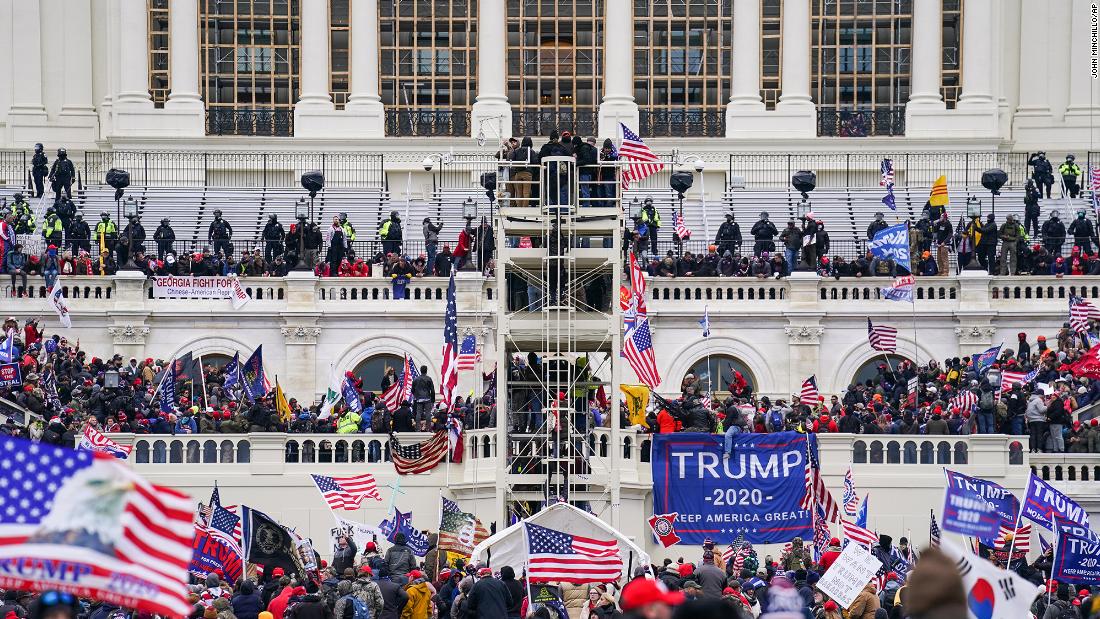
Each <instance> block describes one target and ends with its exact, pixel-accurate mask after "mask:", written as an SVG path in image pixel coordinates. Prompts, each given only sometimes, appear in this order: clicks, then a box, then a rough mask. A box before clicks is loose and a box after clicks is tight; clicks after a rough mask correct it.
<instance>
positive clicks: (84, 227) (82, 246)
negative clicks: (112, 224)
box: [65, 211, 92, 275]
mask: <svg viewBox="0 0 1100 619" xmlns="http://www.w3.org/2000/svg"><path fill="white" fill-rule="evenodd" d="M65 234H66V237H67V238H66V240H67V241H68V244H69V248H70V249H71V250H72V252H73V255H77V254H79V253H80V250H84V251H86V252H91V251H92V245H91V238H92V230H91V228H89V227H88V222H86V221H84V214H83V213H81V212H79V211H78V212H77V213H76V215H73V221H72V223H71V224H69V227H68V228H67V229H66V230H65ZM80 275H83V273H81V274H80Z"/></svg>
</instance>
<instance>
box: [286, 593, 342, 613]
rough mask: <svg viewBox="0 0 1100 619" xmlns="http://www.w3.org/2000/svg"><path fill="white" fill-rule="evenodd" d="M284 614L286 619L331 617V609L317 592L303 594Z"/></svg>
mask: <svg viewBox="0 0 1100 619" xmlns="http://www.w3.org/2000/svg"><path fill="white" fill-rule="evenodd" d="M285 616H286V619H333V616H332V609H331V608H329V607H328V605H327V604H325V602H324V600H322V599H321V596H319V595H317V594H311V595H306V596H303V597H302V598H301V599H300V600H299V602H298V603H297V604H295V605H294V606H292V607H291V608H290V610H288V611H287V612H286V615H285Z"/></svg>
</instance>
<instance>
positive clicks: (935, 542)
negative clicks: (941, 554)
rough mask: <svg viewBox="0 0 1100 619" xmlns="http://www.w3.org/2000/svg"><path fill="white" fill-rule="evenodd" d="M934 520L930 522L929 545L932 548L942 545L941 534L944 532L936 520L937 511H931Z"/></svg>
mask: <svg viewBox="0 0 1100 619" xmlns="http://www.w3.org/2000/svg"><path fill="white" fill-rule="evenodd" d="M931 516H932V520H931V521H930V522H929V523H928V545H929V546H931V547H932V548H939V547H940V536H941V535H943V533H942V532H941V531H940V524H939V523H938V522H936V512H932V513H931Z"/></svg>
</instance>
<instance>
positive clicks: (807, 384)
mask: <svg viewBox="0 0 1100 619" xmlns="http://www.w3.org/2000/svg"><path fill="white" fill-rule="evenodd" d="M798 399H799V400H800V401H801V402H802V403H803V404H807V405H809V406H814V405H815V404H817V402H818V401H819V400H820V399H821V392H819V391H818V390H817V376H811V377H809V378H807V379H806V380H804V381H802V391H801V392H800V393H799V394H798Z"/></svg>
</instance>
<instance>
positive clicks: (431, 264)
mask: <svg viewBox="0 0 1100 619" xmlns="http://www.w3.org/2000/svg"><path fill="white" fill-rule="evenodd" d="M437 247H439V243H438V242H436V243H425V244H424V248H425V249H426V250H427V251H428V274H429V275H439V273H436V272H435V256H436V253H437V252H436V248H437ZM448 275H449V273H448Z"/></svg>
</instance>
